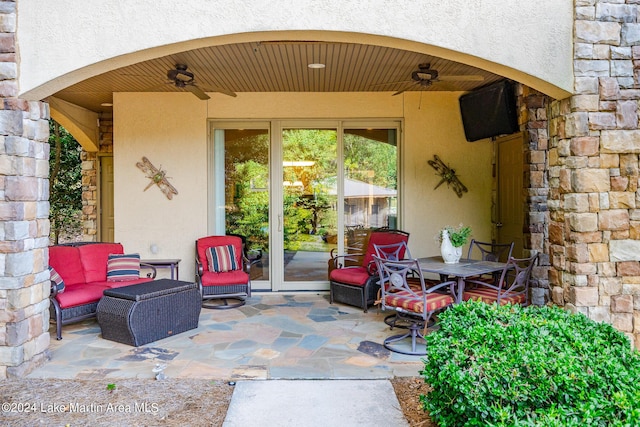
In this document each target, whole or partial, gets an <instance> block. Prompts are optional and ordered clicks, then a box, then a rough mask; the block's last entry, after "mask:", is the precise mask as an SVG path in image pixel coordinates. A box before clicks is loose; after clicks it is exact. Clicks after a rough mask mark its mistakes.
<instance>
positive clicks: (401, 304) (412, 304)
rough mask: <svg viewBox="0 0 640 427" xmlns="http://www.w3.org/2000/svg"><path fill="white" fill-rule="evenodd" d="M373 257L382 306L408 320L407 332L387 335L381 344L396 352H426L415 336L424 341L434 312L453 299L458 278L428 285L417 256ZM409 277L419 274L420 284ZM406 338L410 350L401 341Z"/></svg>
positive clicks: (446, 305) (405, 320) (399, 318)
mask: <svg viewBox="0 0 640 427" xmlns="http://www.w3.org/2000/svg"><path fill="white" fill-rule="evenodd" d="M374 260H375V262H376V264H377V270H378V275H379V277H380V286H381V290H382V298H381V299H380V302H381V308H382V310H394V311H395V312H396V315H397V317H398V320H401V321H403V322H406V323H408V324H409V326H408V328H407V329H408V331H407V332H406V333H404V334H400V335H392V336H390V337H388V338H386V339H385V340H384V347H385V348H387V349H388V350H391V351H393V352H396V353H402V354H410V355H422V356H423V355H426V354H427V352H426V347H425V349H424V351H419V350H418V349H417V343H418V340H421V341H423V342H424V336H425V334H426V329H427V326H428V325H429V321H430V320H431V318H432V316H433V314H434V313H436V312H439V311H441V310H444V309H446V308H447V307H449V306H450V305H452V304H453V303H454V301H455V298H454V295H455V286H456V283H457V282H456V281H454V280H451V281H447V282H442V283H439V284H437V285H433V286H430V287H429V288H427V286H426V285H425V280H424V276H423V275H422V271H420V265H419V263H418V260H416V259H407V260H400V261H391V260H384V259H382V258H379V257H375V256H374ZM412 277H417V278H418V282H419V287H416V285H415V282H413V280H410V279H411V278H412ZM410 281H411V282H413V283H409V282H410ZM392 328H393V327H392ZM406 339H410V340H411V341H410V342H411V349H410V350H409V349H407V348H406V347H407V346H406V344H405V345H404V346H403V345H402V344H401V342H402V341H405V340H406ZM425 345H426V344H425Z"/></svg>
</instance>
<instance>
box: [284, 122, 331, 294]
mask: <svg viewBox="0 0 640 427" xmlns="http://www.w3.org/2000/svg"><path fill="white" fill-rule="evenodd" d="M336 135H337V131H336V130H335V129H283V130H282V158H283V161H282V193H283V201H282V214H281V215H282V218H283V220H282V239H283V266H284V281H285V282H326V280H327V260H328V259H329V252H330V251H331V249H333V248H335V247H336V246H337V245H336V243H337V231H338V215H337V206H338V204H337V180H336V179H337V136H336ZM293 287H294V288H295V287H296V286H295V285H294V286H293ZM298 287H300V288H305V287H306V286H303V285H302V286H298Z"/></svg>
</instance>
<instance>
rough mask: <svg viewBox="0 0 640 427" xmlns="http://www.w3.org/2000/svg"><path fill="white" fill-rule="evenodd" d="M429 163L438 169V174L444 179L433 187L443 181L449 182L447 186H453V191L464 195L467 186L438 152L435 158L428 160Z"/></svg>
mask: <svg viewBox="0 0 640 427" xmlns="http://www.w3.org/2000/svg"><path fill="white" fill-rule="evenodd" d="M427 163H429V165H430V166H431V167H432V168H434V169H435V170H436V175H439V176H440V177H441V178H442V179H441V180H440V182H439V183H438V185H436V186H435V187H434V188H433V189H434V190H435V189H436V188H438V187H440V186H441V185H442V184H443V183H446V184H447V187H449V186H451V187H452V188H453V191H455V193H456V194H457V195H458V197H462V194H463V193H466V192H467V191H469V190H467V187H465V186H464V184H463V183H461V182H460V179H458V177H457V176H456V171H455V170H454V169H451V168H450V167H449V166H447V165H445V164H444V162H443V161H442V160H441V159H440V157H438V156H437V155H436V154H434V155H433V160H428V161H427Z"/></svg>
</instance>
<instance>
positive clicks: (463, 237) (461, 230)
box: [440, 224, 471, 248]
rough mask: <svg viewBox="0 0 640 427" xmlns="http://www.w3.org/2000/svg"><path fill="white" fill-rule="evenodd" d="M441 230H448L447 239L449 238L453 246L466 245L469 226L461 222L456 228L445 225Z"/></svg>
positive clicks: (469, 230) (469, 233)
mask: <svg viewBox="0 0 640 427" xmlns="http://www.w3.org/2000/svg"><path fill="white" fill-rule="evenodd" d="M442 230H447V231H448V232H449V240H451V244H452V245H453V247H455V248H459V247H461V246H464V245H466V244H467V241H468V240H469V237H470V236H471V227H469V226H466V227H465V226H463V225H462V224H460V225H459V226H458V227H457V228H453V227H452V226H450V225H447V226H446V227H444V228H443V229H442ZM442 230H440V242H442Z"/></svg>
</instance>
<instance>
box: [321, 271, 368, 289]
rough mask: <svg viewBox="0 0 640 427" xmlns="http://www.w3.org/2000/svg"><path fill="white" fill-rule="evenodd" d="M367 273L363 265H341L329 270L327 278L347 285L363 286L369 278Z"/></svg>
mask: <svg viewBox="0 0 640 427" xmlns="http://www.w3.org/2000/svg"><path fill="white" fill-rule="evenodd" d="M369 277H371V276H370V275H369V273H368V272H367V269H366V268H364V267H343V268H336V269H335V270H332V271H331V274H330V275H329V278H330V279H331V281H332V282H340V283H346V284H349V285H356V286H364V285H365V283H366V282H367V280H369Z"/></svg>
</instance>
